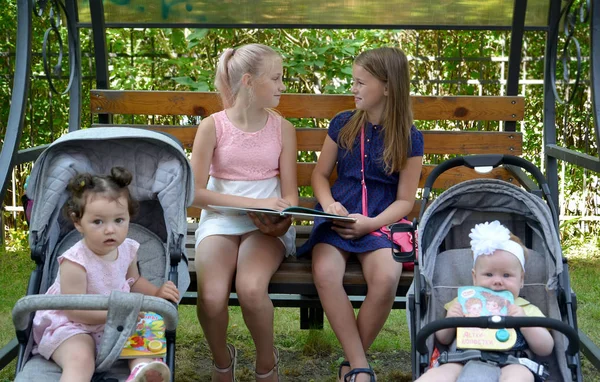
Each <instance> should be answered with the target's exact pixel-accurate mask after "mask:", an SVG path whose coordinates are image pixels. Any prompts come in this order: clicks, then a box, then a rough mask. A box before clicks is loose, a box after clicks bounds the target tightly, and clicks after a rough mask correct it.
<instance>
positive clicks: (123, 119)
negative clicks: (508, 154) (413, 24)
mask: <svg viewBox="0 0 600 382" xmlns="http://www.w3.org/2000/svg"><path fill="white" fill-rule="evenodd" d="M578 4H579V3H578ZM47 13H48V12H47V11H46V14H44V15H43V16H42V17H34V34H33V39H32V47H33V52H34V56H33V58H32V82H31V92H30V93H31V95H30V100H29V103H28V106H27V115H26V117H25V127H24V132H23V139H22V142H21V148H28V147H33V146H37V145H40V144H44V143H49V142H51V141H53V140H55V139H56V138H57V137H59V136H60V135H62V134H64V133H65V132H66V131H67V129H68V120H69V115H68V113H69V99H68V96H59V95H56V94H51V92H50V89H49V86H48V84H47V82H46V80H45V79H44V71H43V65H42V60H41V57H40V54H39V52H41V42H42V39H43V38H42V37H43V34H44V32H45V31H46V29H47V28H48V27H49V22H48V14H47ZM0 25H3V26H4V28H3V30H2V31H0V52H5V53H7V54H4V55H0V61H2V63H4V64H5V65H2V66H0V76H2V77H3V78H6V79H7V81H0V101H3V102H2V103H3V104H4V105H9V104H10V92H11V88H12V77H13V74H14V52H15V36H16V32H15V30H16V6H15V3H14V2H9V3H8V4H7V5H6V6H5V7H4V8H3V12H2V14H0ZM575 30H576V34H575V37H576V38H577V39H578V41H579V42H580V44H581V47H582V55H583V57H584V60H583V61H582V80H584V81H585V80H587V79H588V78H589V60H587V58H586V57H587V55H588V54H589V26H586V25H583V24H578V26H577V28H576V29H575ZM61 36H62V38H63V45H65V44H64V42H66V41H67V36H66V28H64V27H62V28H61ZM79 37H80V43H81V47H82V70H83V77H84V83H83V89H82V95H83V96H82V101H83V105H82V113H83V114H82V125H83V126H84V127H88V126H90V125H91V123H93V121H92V118H91V116H90V113H89V97H88V94H89V90H90V89H91V88H94V87H95V83H94V76H95V71H94V70H95V64H94V54H93V49H92V48H93V41H92V36H91V31H90V30H89V29H81V30H80V33H79ZM545 38H546V36H545V34H544V33H543V32H540V31H527V32H526V33H525V36H524V46H523V60H522V61H523V62H522V65H521V72H522V78H523V79H527V80H530V79H541V78H543V77H544V60H543V56H544V54H545ZM106 41H107V47H108V50H109V71H110V87H111V88H114V89H136V90H141V89H154V90H193V91H212V90H214V70H215V66H216V63H217V59H218V56H219V54H220V53H221V52H222V51H223V50H224V49H225V48H227V47H235V46H239V45H242V44H246V43H251V42H260V43H264V44H267V45H269V46H272V47H274V48H275V49H276V50H278V51H279V52H280V53H281V54H282V56H283V57H284V71H285V73H284V74H285V84H286V86H287V91H288V92H293V93H328V94H339V93H347V92H348V91H349V86H350V78H351V65H352V60H353V58H354V57H355V56H356V55H357V54H358V53H359V52H361V51H364V50H366V49H370V48H375V47H378V46H390V45H391V46H398V47H400V48H401V49H403V50H404V51H405V52H406V54H407V55H408V56H409V59H410V63H411V76H412V88H411V90H412V93H413V94H419V95H440V96H443V95H457V94H462V95H481V96H485V95H499V94H505V92H506V86H505V80H506V75H507V71H508V66H507V56H508V53H509V52H508V51H509V47H510V33H509V32H506V31H444V30H344V29H326V30H315V29H187V28H180V29H166V28H165V29H159V28H148V29H146V28H136V29H131V28H129V29H128V28H124V29H118V28H110V29H108V30H107V35H106ZM564 42H565V37H564V36H562V35H561V37H560V40H559V44H558V46H559V48H561V49H562V46H563V44H564ZM50 46H51V52H53V55H51V56H50V57H51V65H55V64H56V60H57V55H56V52H57V51H58V50H57V45H56V39H52V40H51V41H50ZM64 49H65V52H67V46H66V45H65V46H64ZM568 52H570V53H571V55H573V54H574V52H573V49H572V48H569V50H568ZM560 54H562V52H559V56H560ZM574 65H575V64H573V63H572V64H570V66H569V71H570V73H571V77H572V78H573V77H574V70H575V66H574ZM62 66H63V73H62V76H61V78H60V79H59V78H55V79H54V82H55V85H56V86H57V87H58V88H59V89H60V90H62V89H64V88H65V87H66V85H67V79H68V75H67V74H68V62H63V65H62ZM562 70H563V69H562V65H561V64H560V63H559V65H557V77H558V78H561V76H562V74H563V72H562ZM557 86H558V92H559V94H561V95H564V94H567V95H570V94H571V93H572V92H573V89H572V87H568V86H565V85H563V84H561V83H559V84H558V85H557ZM520 92H521V93H522V95H524V96H525V98H526V109H525V120H524V121H523V122H522V123H521V124H519V126H518V129H519V130H520V131H521V132H522V133H523V136H524V142H523V148H524V157H525V158H526V159H528V160H531V161H532V162H533V163H534V164H536V165H538V166H540V167H541V168H542V169H543V168H544V166H545V163H544V153H543V140H542V139H543V106H544V105H543V87H542V86H541V84H532V85H527V86H522V87H520ZM589 93H590V89H589V88H588V87H586V86H582V87H581V88H580V89H579V90H578V91H577V93H575V95H574V97H573V102H572V103H571V104H569V105H566V106H564V105H560V104H558V105H557V107H556V112H557V123H556V125H557V126H556V127H557V140H558V143H559V144H560V145H561V146H564V147H569V148H572V149H575V150H578V151H580V152H584V153H588V154H590V155H594V156H597V155H598V154H597V153H598V151H597V150H598V149H597V147H596V143H595V137H594V132H593V127H592V126H593V119H592V118H593V117H592V113H591V105H590V101H589V99H590V97H589ZM8 110H9V109H8V107H4V108H2V109H1V110H0V121H2V122H0V136H3V135H4V129H5V128H6V127H5V126H4V125H2V123H3V122H4V121H7V120H8ZM114 122H115V123H141V124H147V123H152V124H186V125H189V124H195V123H197V122H198V118H197V117H196V116H187V117H165V116H128V115H123V116H116V117H115V121H114ZM327 122H328V121H327V120H314V119H303V120H297V121H293V123H294V124H296V126H303V127H326V126H327ZM417 124H418V127H419V128H420V129H425V130H426V129H445V130H456V129H469V130H483V131H497V130H498V129H502V128H503V126H502V124H500V123H498V122H461V121H418V122H417ZM299 159H300V160H302V161H314V160H315V159H316V155H315V153H314V152H306V153H301V154H300V158H299ZM442 159H444V158H441V157H433V156H431V157H428V158H427V161H429V162H431V163H436V162H438V161H440V160H442ZM28 170H29V167H27V168H24V170H23V171H21V170H20V171H21V172H20V173H19V174H18V175H17V185H16V189H15V190H16V191H15V193H16V194H17V198H18V196H20V195H21V194H22V193H23V189H22V184H23V178H24V176H25V175H26V173H27V171H28ZM559 176H560V182H561V183H560V185H561V192H562V193H561V195H562V199H561V205H562V206H563V208H562V211H561V212H562V213H563V215H568V216H573V215H600V200H598V197H597V196H596V195H598V194H599V192H598V191H599V190H598V188H599V186H600V185H598V179H597V174H590V173H589V172H586V171H584V170H583V169H581V168H579V167H576V166H572V165H566V166H565V168H564V171H563V173H561V174H559ZM303 192H304V191H303ZM12 198H13V195H12V191H9V192H8V194H7V199H6V200H5V204H6V205H11V204H12V202H11V200H12ZM11 226H12V223H11ZM590 227H591V228H590ZM585 229H586V230H589V229H593V230H598V224H597V223H593V222H591V223H589V224H588V223H586V224H585Z"/></svg>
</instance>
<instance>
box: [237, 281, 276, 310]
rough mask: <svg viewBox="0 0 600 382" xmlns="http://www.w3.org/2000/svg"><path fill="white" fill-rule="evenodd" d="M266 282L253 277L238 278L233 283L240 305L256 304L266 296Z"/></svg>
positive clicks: (251, 305) (250, 305)
mask: <svg viewBox="0 0 600 382" xmlns="http://www.w3.org/2000/svg"><path fill="white" fill-rule="evenodd" d="M268 287H269V284H268V282H264V281H261V280H257V279H255V278H239V279H238V280H236V283H235V290H236V292H237V295H238V299H239V301H240V305H241V306H242V307H246V308H247V307H250V308H252V307H253V306H256V305H258V304H260V302H261V301H263V299H265V298H267V299H268V298H269V297H268Z"/></svg>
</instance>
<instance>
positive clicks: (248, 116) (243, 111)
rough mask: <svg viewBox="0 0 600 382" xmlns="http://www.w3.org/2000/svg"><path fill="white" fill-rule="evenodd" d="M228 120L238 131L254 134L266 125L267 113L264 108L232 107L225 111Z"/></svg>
mask: <svg viewBox="0 0 600 382" xmlns="http://www.w3.org/2000/svg"><path fill="white" fill-rule="evenodd" d="M226 113H227V117H228V118H229V120H230V121H231V122H232V123H233V124H234V125H235V126H236V127H237V128H239V129H240V130H243V131H247V132H254V131H258V130H260V129H262V128H263V127H264V126H265V124H266V123H267V119H268V118H269V113H268V112H267V110H265V109H264V108H253V107H251V106H250V107H246V106H245V105H238V104H236V105H234V106H233V107H231V108H229V109H227V110H226Z"/></svg>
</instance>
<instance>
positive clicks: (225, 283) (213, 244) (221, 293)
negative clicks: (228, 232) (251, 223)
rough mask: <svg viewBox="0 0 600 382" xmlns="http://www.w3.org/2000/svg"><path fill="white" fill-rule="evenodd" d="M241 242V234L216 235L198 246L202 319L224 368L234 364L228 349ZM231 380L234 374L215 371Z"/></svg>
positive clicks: (217, 377) (217, 361)
mask: <svg viewBox="0 0 600 382" xmlns="http://www.w3.org/2000/svg"><path fill="white" fill-rule="evenodd" d="M239 244H240V238H239V236H222V235H215V236H209V237H207V238H205V239H204V240H202V241H201V242H200V244H199V245H198V247H197V248H196V260H195V265H196V276H197V282H198V302H197V309H196V311H197V315H198V320H199V321H200V325H201V326H202V330H203V332H204V336H205V337H206V342H207V343H208V347H209V348H210V351H211V353H212V356H213V361H214V363H215V365H216V366H217V367H219V368H223V369H224V368H227V367H228V366H229V365H230V364H231V356H230V354H229V350H228V349H227V325H228V324H229V312H228V303H229V293H230V291H231V282H232V280H233V275H234V273H235V268H236V262H237V257H238V249H239ZM231 379H232V376H231V373H217V372H213V377H212V380H213V381H231Z"/></svg>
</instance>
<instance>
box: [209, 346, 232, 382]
mask: <svg viewBox="0 0 600 382" xmlns="http://www.w3.org/2000/svg"><path fill="white" fill-rule="evenodd" d="M227 350H229V357H231V363H230V364H229V366H227V367H225V368H220V367H217V365H215V363H214V361H213V370H214V371H216V372H217V373H221V374H225V373H229V372H231V381H232V382H235V365H236V363H237V350H236V349H235V346H233V345H232V344H227Z"/></svg>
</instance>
